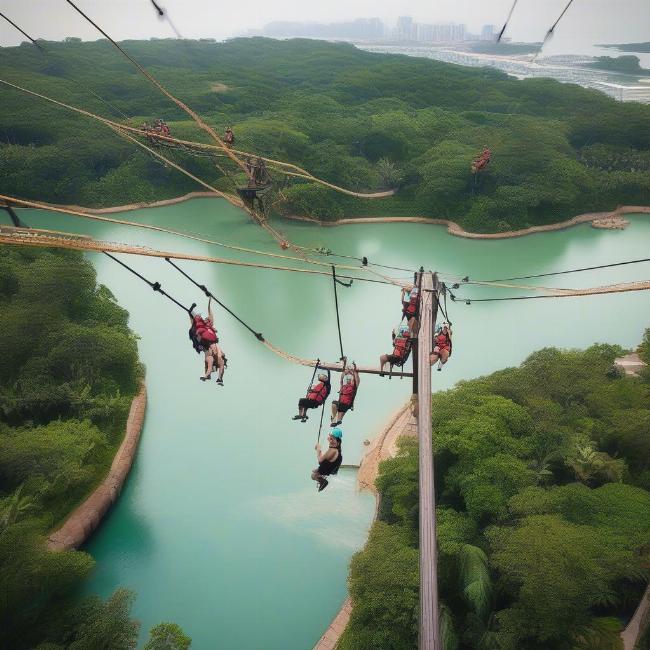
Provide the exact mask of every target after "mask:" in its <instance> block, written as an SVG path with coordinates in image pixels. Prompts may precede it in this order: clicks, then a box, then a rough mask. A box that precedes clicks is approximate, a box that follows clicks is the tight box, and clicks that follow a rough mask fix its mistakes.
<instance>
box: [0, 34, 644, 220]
mask: <svg viewBox="0 0 650 650" xmlns="http://www.w3.org/2000/svg"><path fill="white" fill-rule="evenodd" d="M45 45H46V47H47V52H48V56H47V57H46V58H44V57H42V56H41V55H40V53H38V52H37V51H36V50H35V48H33V47H31V46H20V47H15V48H3V49H2V54H3V56H2V62H0V77H2V78H6V79H8V80H10V81H16V82H17V83H21V84H23V85H25V86H27V87H30V88H33V89H34V90H37V91H42V92H44V93H45V94H48V95H51V96H54V97H56V98H58V99H61V100H63V101H66V102H69V103H72V104H75V105H78V106H82V107H84V108H87V109H88V110H91V111H93V112H95V113H99V114H102V115H106V116H108V117H110V118H111V119H116V120H118V121H125V120H126V121H128V123H130V124H131V125H132V126H140V125H141V124H142V121H143V120H146V121H151V120H152V119H155V118H157V117H163V118H164V119H165V120H166V121H167V123H168V124H170V126H171V129H172V133H173V134H175V135H178V136H179V137H181V138H184V139H196V140H200V141H203V142H205V141H206V137H207V136H206V135H205V134H204V133H203V132H201V131H198V130H197V129H196V127H195V126H194V125H193V124H192V122H191V121H189V120H188V118H187V115H185V114H184V113H182V112H181V111H180V110H179V109H178V108H176V107H174V106H173V105H172V104H171V103H169V102H168V101H167V100H166V98H165V97H163V96H162V95H161V94H160V93H158V92H157V91H156V89H155V88H153V87H152V86H150V85H148V84H146V83H144V82H143V80H142V78H141V77H140V76H139V74H138V72H137V71H136V70H135V69H133V68H132V67H131V66H129V65H128V64H127V63H126V62H124V61H122V60H120V59H119V58H116V56H115V53H114V52H113V51H112V50H111V48H110V46H109V45H108V44H107V43H106V42H105V41H97V42H78V41H74V40H68V41H67V42H65V43H49V42H48V43H46V44H45ZM481 47H482V48H486V47H487V48H488V49H493V48H494V47H495V45H494V44H492V45H490V44H487V45H484V44H483V45H481ZM496 47H498V48H500V49H505V50H512V49H517V48H521V47H522V46H521V45H518V44H512V45H498V46H496ZM127 49H128V51H129V53H130V54H132V55H133V56H134V57H135V58H136V59H137V60H139V61H140V62H142V63H143V65H145V66H148V67H152V66H153V67H154V68H155V73H156V75H157V76H159V77H160V78H161V79H162V81H163V82H164V83H165V85H166V86H168V87H169V89H170V90H171V91H172V92H173V93H175V94H176V95H178V96H179V97H182V98H183V99H184V100H185V101H187V102H188V104H189V105H191V106H192V107H193V108H194V109H195V110H197V111H198V112H200V113H201V114H202V115H203V116H204V117H205V118H206V119H207V120H208V122H209V123H211V124H213V125H214V126H215V127H216V128H217V130H219V131H221V130H223V129H224V128H225V127H226V126H227V125H230V126H232V127H233V128H234V132H235V137H236V138H237V146H238V147H239V146H240V147H241V148H242V149H244V150H249V151H253V152H256V153H259V154H262V155H266V156H268V157H270V158H273V159H276V160H287V161H289V162H292V163H294V164H297V165H299V166H301V167H304V168H306V169H308V170H309V171H310V172H312V173H313V174H315V175H316V176H318V177H320V178H323V179H325V180H327V181H329V182H332V183H336V184H339V185H342V186H345V187H347V188H349V189H352V190H359V191H377V190H378V189H383V188H398V190H399V191H398V196H397V197H394V198H390V199H382V200H377V201H367V200H363V199H355V198H352V197H350V196H346V195H342V194H338V193H336V192H334V191H333V190H330V189H326V188H324V187H323V186H314V185H306V184H305V183H304V182H303V181H302V180H301V179H294V180H293V181H292V182H293V183H295V184H294V185H292V186H290V187H289V188H283V192H284V193H285V194H286V195H287V199H288V201H287V202H286V204H282V203H280V204H278V205H280V206H282V210H283V211H286V212H289V213H298V214H302V215H308V216H313V217H316V218H318V219H334V218H337V217H340V216H342V215H345V216H354V215H363V216H368V215H370V216H373V215H375V216H384V215H420V216H430V217H441V216H445V217H450V218H453V219H454V220H457V221H460V223H461V224H462V225H463V226H465V227H466V228H468V229H471V230H476V231H496V230H504V229H509V228H521V227H526V226H529V225H533V224H537V223H549V222H552V221H557V220H558V219H565V218H566V217H567V216H569V215H571V214H575V213H581V212H586V211H589V210H603V209H607V208H613V207H615V206H616V205H618V204H623V203H628V204H638V205H641V204H644V203H648V201H649V200H650V167H649V166H648V165H649V163H648V160H647V150H648V149H649V148H650V126H649V125H650V119H648V118H649V117H650V108H649V107H647V106H643V105H640V104H633V103H620V102H616V101H614V100H613V99H611V98H608V97H606V96H604V95H601V94H600V93H598V92H595V91H592V90H586V89H583V88H579V87H577V86H571V85H567V84H561V83H559V82H556V81H552V80H549V79H527V80H524V81H519V80H516V79H514V78H512V77H509V76H507V75H506V74H504V73H501V72H498V71H496V70H491V69H487V68H480V69H476V68H465V67H461V66H455V65H449V64H445V63H441V62H436V61H430V60H425V59H418V58H412V57H403V56H399V55H378V54H373V53H368V52H363V51H360V50H357V49H355V48H354V47H352V46H350V45H347V44H342V43H336V44H335V43H325V42H320V41H313V40H303V39H292V40H287V41H273V40H270V39H263V38H253V39H233V40H230V41H227V42H225V43H214V42H208V41H188V40H183V41H173V40H153V41H146V42H143V41H130V42H129V43H128V47H127ZM621 58H624V57H621ZM617 61H620V59H617ZM89 91H91V92H89ZM1 92H2V102H3V111H2V115H1V116H0V137H1V140H2V142H3V144H2V145H0V175H2V178H3V187H4V189H5V191H6V193H8V194H16V195H20V196H24V197H28V198H36V199H43V200H48V201H53V202H59V203H81V204H84V205H93V206H101V205H114V204H118V203H125V202H134V201H150V200H153V199H162V198H169V197H171V196H177V195H180V194H184V193H186V192H188V191H190V190H193V189H197V188H196V186H195V184H194V182H193V181H191V180H190V179H188V178H187V177H185V176H183V175H181V174H179V173H178V172H176V171H175V170H173V169H171V168H169V167H168V166H167V165H165V164H163V163H161V162H160V161H158V160H156V159H154V158H153V157H152V156H151V155H150V154H149V153H147V152H145V151H142V150H139V149H135V148H134V147H133V146H132V145H131V144H129V143H128V142H126V141H125V140H123V139H121V138H119V137H118V136H117V135H116V134H115V133H113V132H112V131H111V130H109V129H107V128H105V127H104V126H102V125H100V124H97V123H95V122H80V121H79V117H78V116H76V115H74V114H71V113H67V112H62V111H61V110H60V109H58V108H55V107H53V106H51V105H49V104H45V103H42V102H39V101H38V100H35V99H32V98H28V97H26V96H24V95H21V94H19V93H18V92H16V91H14V90H9V89H4V90H2V91H1ZM125 116H128V117H125ZM485 145H488V146H489V147H490V149H491V150H492V152H493V156H492V161H491V162H490V165H489V166H488V167H487V168H486V169H485V171H484V172H482V173H480V174H479V175H478V176H477V178H476V180H474V179H473V177H472V174H471V169H470V167H471V162H472V160H473V159H474V158H475V157H476V155H477V154H478V153H480V151H481V150H482V148H483V147H484V146H485ZM163 153H165V154H166V155H169V156H170V157H171V158H172V159H173V160H174V161H176V162H179V163H181V164H183V165H184V166H186V167H187V168H188V169H189V170H190V171H192V172H193V173H194V174H197V175H198V176H200V177H201V178H203V179H204V180H206V181H208V182H212V183H217V184H218V186H219V187H222V188H224V189H227V188H230V189H232V186H231V183H230V180H229V179H228V178H227V177H225V176H222V175H221V172H219V171H218V170H217V169H216V168H215V166H214V164H213V161H212V160H211V159H209V158H199V157H193V156H190V155H188V154H187V153H186V152H183V151H180V150H177V149H168V148H166V149H164V151H163ZM217 162H219V165H220V166H223V165H226V166H227V165H228V164H229V163H228V161H224V160H223V159H221V158H220V159H219V160H218V161H217ZM231 167H232V166H231ZM230 172H231V173H234V174H235V179H236V180H237V179H239V180H241V179H242V175H241V174H240V173H238V170H237V169H236V168H234V167H232V168H231V169H230ZM272 173H273V172H272Z"/></svg>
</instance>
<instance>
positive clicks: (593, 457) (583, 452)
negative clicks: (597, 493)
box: [566, 442, 626, 485]
mask: <svg viewBox="0 0 650 650" xmlns="http://www.w3.org/2000/svg"><path fill="white" fill-rule="evenodd" d="M566 462H567V465H568V466H569V467H571V468H572V469H573V471H574V472H575V475H576V478H577V479H578V480H579V481H581V482H582V483H585V485H589V484H593V483H594V482H595V481H596V480H597V479H600V480H601V481H603V482H612V483H620V482H621V481H622V480H623V475H624V474H625V469H626V465H625V461H624V460H623V459H621V458H612V457H611V456H610V455H609V454H607V453H605V452H604V451H596V450H595V449H594V443H593V442H588V443H586V444H580V443H577V444H576V449H575V452H574V454H573V455H572V456H571V457H570V458H569V459H567V461H566Z"/></svg>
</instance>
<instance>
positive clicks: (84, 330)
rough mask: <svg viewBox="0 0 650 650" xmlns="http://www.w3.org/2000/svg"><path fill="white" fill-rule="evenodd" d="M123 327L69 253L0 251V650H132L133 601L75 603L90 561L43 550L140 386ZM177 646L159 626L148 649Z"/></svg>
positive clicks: (102, 464)
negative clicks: (159, 640)
mask: <svg viewBox="0 0 650 650" xmlns="http://www.w3.org/2000/svg"><path fill="white" fill-rule="evenodd" d="M127 318H128V314H127V313H126V312H125V311H124V310H123V309H122V308H121V307H119V305H117V304H116V302H115V300H114V298H113V296H112V295H111V293H110V291H109V290H108V289H107V288H106V287H105V286H101V285H100V286H98V285H97V284H96V280H95V271H94V269H93V267H92V265H91V264H90V262H88V261H87V260H85V259H84V258H83V257H82V256H81V255H80V254H79V253H76V252H67V251H65V252H43V251H36V250H30V249H24V250H16V249H12V248H10V247H6V246H5V247H1V248H0V583H1V584H2V589H1V590H0V648H7V649H11V650H21V649H22V648H34V647H38V648H39V649H41V650H58V649H63V648H68V649H70V650H91V649H105V650H124V649H127V648H135V644H136V639H137V633H138V629H139V624H138V623H137V621H133V620H131V618H130V616H129V611H130V608H131V603H132V600H133V595H132V594H130V593H129V592H128V591H126V590H118V591H116V592H115V594H113V596H112V597H111V598H110V599H109V600H107V601H106V602H102V601H101V600H100V599H99V598H86V599H79V598H78V597H77V596H76V592H77V590H78V588H79V586H80V584H81V582H82V581H83V579H84V578H85V577H86V576H87V575H88V573H89V572H90V571H91V569H92V567H93V560H92V558H91V557H90V556H89V555H88V554H87V553H83V552H77V551H70V552H62V553H51V552H49V551H47V550H46V547H45V543H44V537H45V535H46V533H47V532H48V531H50V530H51V529H53V528H55V527H56V526H57V525H58V524H60V523H61V521H62V519H63V518H64V517H65V516H66V515H67V513H68V512H69V511H70V510H71V509H72V508H73V507H74V506H76V505H77V503H78V502H79V501H81V500H82V499H83V498H84V497H85V496H86V494H87V493H88V492H89V491H90V490H91V489H92V488H93V487H94V486H95V485H96V484H97V483H98V482H99V481H100V480H101V479H102V478H103V477H104V476H105V474H106V472H107V470H108V468H109V466H110V463H111V461H112V458H113V455H114V453H115V450H116V449H117V447H118V446H119V444H120V442H121V438H122V436H123V433H124V426H125V423H126V418H127V415H128V410H129V406H130V402H131V399H132V397H133V395H134V394H135V392H136V390H137V388H138V386H139V383H140V379H141V377H142V368H141V366H140V364H139V362H138V353H137V346H136V340H135V337H134V335H133V334H132V333H131V331H130V330H129V329H128V327H127ZM154 632H155V633H154ZM172 632H173V633H174V634H176V637H175V638H176V639H177V641H178V642H177V643H176V645H172V644H168V645H163V644H162V643H158V642H156V638H158V639H160V638H167V636H169V635H170V634H171V633H172ZM183 639H185V637H184V636H183V634H182V632H181V631H180V630H178V629H177V628H176V626H173V625H172V624H162V625H161V626H157V627H156V628H154V630H152V637H151V640H150V643H152V644H154V645H151V646H148V647H150V648H152V649H153V648H156V649H158V648H171V649H174V648H176V649H177V650H182V649H184V648H187V647H188V646H189V643H188V642H185V641H183ZM155 643H158V645H155Z"/></svg>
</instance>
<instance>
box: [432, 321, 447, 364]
mask: <svg viewBox="0 0 650 650" xmlns="http://www.w3.org/2000/svg"><path fill="white" fill-rule="evenodd" d="M451 348H452V343H451V327H450V326H449V323H448V322H447V321H445V322H444V323H443V324H442V325H439V326H438V327H437V328H436V333H435V334H434V336H433V352H432V353H431V357H430V361H431V365H433V364H434V363H436V362H438V361H439V362H440V363H439V364H438V370H442V366H444V365H445V363H447V361H448V360H449V357H450V356H451Z"/></svg>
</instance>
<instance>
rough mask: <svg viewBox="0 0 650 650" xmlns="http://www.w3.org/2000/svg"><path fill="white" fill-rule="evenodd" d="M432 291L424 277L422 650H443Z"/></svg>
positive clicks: (433, 283)
mask: <svg viewBox="0 0 650 650" xmlns="http://www.w3.org/2000/svg"><path fill="white" fill-rule="evenodd" d="M433 289H438V278H437V276H436V275H434V274H432V273H431V272H428V273H424V274H423V276H422V292H421V294H420V295H421V298H420V332H419V336H418V347H417V355H418V440H419V446H420V453H419V466H420V476H419V478H420V642H419V647H420V650H441V648H442V646H441V644H440V629H439V625H438V567H437V550H436V510H435V486H434V474H433V441H432V436H431V366H430V365H429V357H430V355H431V349H432V344H433V332H434V329H435V320H436V316H437V312H438V301H437V296H436V294H434V293H433V291H432V290H433Z"/></svg>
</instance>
